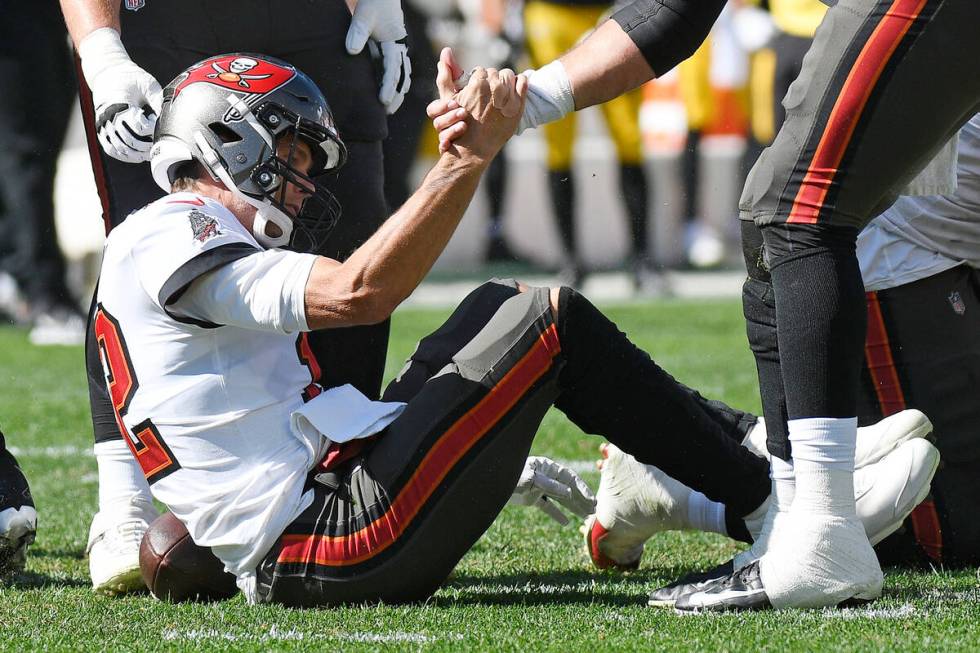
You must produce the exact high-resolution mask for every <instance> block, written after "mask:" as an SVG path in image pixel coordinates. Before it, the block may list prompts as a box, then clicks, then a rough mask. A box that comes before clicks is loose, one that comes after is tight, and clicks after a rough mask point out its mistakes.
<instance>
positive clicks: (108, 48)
mask: <svg viewBox="0 0 980 653" xmlns="http://www.w3.org/2000/svg"><path fill="white" fill-rule="evenodd" d="M78 56H79V58H80V59H81V60H82V73H84V75H85V81H86V82H88V85H89V86H92V84H93V82H94V81H95V78H96V77H98V76H99V73H101V72H102V71H104V70H105V69H107V68H109V67H111V66H114V65H117V64H120V63H122V64H126V63H129V62H131V61H132V60H131V59H130V58H129V54H128V53H127V52H126V48H125V47H123V44H122V39H121V38H119V32H117V31H116V30H114V29H113V28H111V27H100V28H99V29H97V30H94V31H92V32H89V33H88V35H87V36H86V37H85V38H83V39H82V41H81V43H79V44H78Z"/></svg>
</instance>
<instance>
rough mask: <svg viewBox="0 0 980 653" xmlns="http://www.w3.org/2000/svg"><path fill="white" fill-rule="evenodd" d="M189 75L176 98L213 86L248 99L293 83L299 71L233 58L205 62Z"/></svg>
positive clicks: (213, 58)
mask: <svg viewBox="0 0 980 653" xmlns="http://www.w3.org/2000/svg"><path fill="white" fill-rule="evenodd" d="M186 75H187V76H186V77H185V78H184V79H183V80H181V81H180V82H179V83H178V84H177V86H176V87H175V88H174V97H175V98H176V97H177V96H178V95H180V92H181V91H183V90H184V89H185V88H187V87H188V86H190V85H191V84H213V85H215V86H220V87H222V88H226V89H228V90H229V91H236V92H238V93H245V94H247V95H265V94H266V93H271V92H272V91H274V90H276V89H277V88H279V87H280V86H282V85H283V84H285V83H286V82H288V81H289V80H291V79H292V78H293V77H294V76H295V75H296V69H295V68H293V67H292V66H280V65H279V64H274V63H272V62H271V61H266V60H264V59H259V58H256V57H244V56H241V55H234V54H233V55H224V56H220V57H212V58H211V59H207V60H205V61H202V62H201V63H200V64H199V65H198V66H197V67H195V68H193V69H191V70H190V71H188V72H187V73H186Z"/></svg>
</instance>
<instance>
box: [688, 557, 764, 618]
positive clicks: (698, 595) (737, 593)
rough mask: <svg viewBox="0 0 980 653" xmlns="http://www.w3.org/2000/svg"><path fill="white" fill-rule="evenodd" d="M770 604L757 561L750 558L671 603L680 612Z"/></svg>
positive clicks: (749, 608)
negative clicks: (739, 567)
mask: <svg viewBox="0 0 980 653" xmlns="http://www.w3.org/2000/svg"><path fill="white" fill-rule="evenodd" d="M769 608H772V603H770V602H769V595H768V594H766V588H765V587H763V586H762V577H761V576H760V575H759V561H758V560H756V561H755V562H751V563H749V564H747V565H745V566H744V567H742V568H741V569H739V570H738V571H736V572H735V573H733V574H730V575H728V576H725V577H724V578H720V579H718V580H716V581H714V582H712V583H709V584H707V585H706V586H704V587H703V588H701V589H700V590H697V591H695V592H693V593H691V594H685V595H684V596H681V597H679V598H678V599H677V602H676V603H674V609H675V610H676V611H677V612H678V613H679V614H693V613H697V612H730V611H736V612H743V611H748V610H767V609H769Z"/></svg>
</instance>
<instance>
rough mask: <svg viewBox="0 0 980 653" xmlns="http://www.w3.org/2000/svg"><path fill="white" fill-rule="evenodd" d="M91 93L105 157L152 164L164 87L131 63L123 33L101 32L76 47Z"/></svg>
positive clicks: (106, 30) (100, 30)
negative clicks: (123, 42) (162, 88)
mask: <svg viewBox="0 0 980 653" xmlns="http://www.w3.org/2000/svg"><path fill="white" fill-rule="evenodd" d="M78 54H79V57H80V58H81V60H82V72H83V73H84V74H85V81H86V82H87V83H88V86H89V88H90V89H92V103H93V104H94V105H95V128H96V132H97V134H98V139H99V144H101V145H102V149H103V150H104V151H105V153H106V154H108V155H109V156H111V157H113V158H114V159H119V160H120V161H125V162H126V163H142V162H143V161H149V159H150V148H151V147H152V146H153V128H154V127H155V126H156V122H157V115H158V114H159V113H160V105H161V104H162V102H163V97H162V96H163V94H162V92H161V90H160V84H159V83H158V82H157V80H155V79H154V78H153V76H152V75H150V74H149V73H148V72H146V71H145V70H143V69H142V68H140V67H139V66H137V65H136V64H135V63H133V61H132V59H130V58H129V55H128V54H127V53H126V49H125V48H124V47H123V44H122V41H121V40H120V39H119V32H117V31H116V30H114V29H112V28H109V27H103V28H101V29H97V30H95V31H94V32H92V33H91V34H89V35H88V36H86V37H85V38H84V39H82V42H81V43H80V44H79V46H78Z"/></svg>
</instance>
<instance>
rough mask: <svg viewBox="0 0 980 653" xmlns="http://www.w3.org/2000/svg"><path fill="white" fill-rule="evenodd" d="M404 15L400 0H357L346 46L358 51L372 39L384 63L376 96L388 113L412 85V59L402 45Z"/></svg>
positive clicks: (398, 103)
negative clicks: (379, 88) (379, 87)
mask: <svg viewBox="0 0 980 653" xmlns="http://www.w3.org/2000/svg"><path fill="white" fill-rule="evenodd" d="M406 35H407V32H406V31H405V15H404V13H403V12H402V6H401V0H357V4H356V5H355V6H354V15H353V16H352V17H351V23H350V29H349V30H347V39H346V46H347V52H348V53H350V54H359V53H360V52H361V50H363V49H364V45H365V44H366V43H367V42H368V39H369V38H370V39H372V51H373V46H374V45H376V46H377V51H376V52H374V51H373V54H374V55H375V56H380V58H381V61H382V64H383V66H384V75H383V76H382V79H381V90H380V92H379V93H378V99H379V100H381V104H383V105H385V109H386V110H387V112H388V113H389V114H391V113H394V112H395V111H397V110H398V107H400V106H401V104H402V100H404V99H405V94H406V93H408V89H409V88H410V87H411V85H412V61H411V59H409V58H408V48H407V47H406V45H405V37H406Z"/></svg>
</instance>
